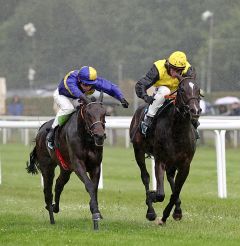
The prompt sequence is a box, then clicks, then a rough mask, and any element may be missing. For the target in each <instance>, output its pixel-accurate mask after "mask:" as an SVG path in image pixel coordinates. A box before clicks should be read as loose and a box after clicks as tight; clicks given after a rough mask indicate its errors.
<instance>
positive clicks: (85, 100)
mask: <svg viewBox="0 0 240 246" xmlns="http://www.w3.org/2000/svg"><path fill="white" fill-rule="evenodd" d="M81 101H84V102H85V103H89V102H90V99H89V98H87V96H86V95H84V94H82V95H81V96H80V97H79V102H81Z"/></svg>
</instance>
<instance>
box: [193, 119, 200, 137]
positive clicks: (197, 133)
mask: <svg viewBox="0 0 240 246" xmlns="http://www.w3.org/2000/svg"><path fill="white" fill-rule="evenodd" d="M192 125H193V127H194V129H195V136H196V139H200V135H199V132H198V129H197V128H198V126H199V125H200V123H199V121H198V120H192Z"/></svg>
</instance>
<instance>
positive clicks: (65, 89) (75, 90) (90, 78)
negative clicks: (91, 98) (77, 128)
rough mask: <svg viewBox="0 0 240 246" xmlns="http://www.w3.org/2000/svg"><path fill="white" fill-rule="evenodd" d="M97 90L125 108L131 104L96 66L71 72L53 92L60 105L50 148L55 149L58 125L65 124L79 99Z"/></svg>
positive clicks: (51, 134)
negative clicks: (98, 72)
mask: <svg viewBox="0 0 240 246" xmlns="http://www.w3.org/2000/svg"><path fill="white" fill-rule="evenodd" d="M95 90H97V91H103V92H105V93H107V94H108V95H110V96H112V97H114V98H116V99H117V100H119V101H120V102H121V104H122V106H123V107H124V108H128V105H129V104H128V102H127V100H126V99H125V98H124V96H123V93H122V92H121V90H120V89H119V87H118V86H117V85H115V84H113V83H111V82H110V81H108V80H106V79H104V78H100V77H98V76H97V71H96V70H95V68H93V67H88V66H84V67H82V68H81V69H80V70H74V71H71V72H69V73H68V74H66V75H65V77H64V78H63V79H62V81H61V82H60V84H59V85H58V88H57V89H56V90H55V92H54V94H53V97H54V102H55V103H56V104H57V105H58V107H59V111H58V113H57V115H56V117H55V119H54V121H53V124H52V127H51V129H50V131H49V133H48V135H47V141H48V147H49V148H51V149H53V145H54V132H55V128H56V126H58V125H60V126H62V125H64V124H65V122H66V121H67V120H68V119H69V117H70V115H71V114H72V113H73V112H74V111H75V107H76V106H77V105H79V103H78V99H80V98H84V97H85V96H86V95H91V94H92V93H94V91H95Z"/></svg>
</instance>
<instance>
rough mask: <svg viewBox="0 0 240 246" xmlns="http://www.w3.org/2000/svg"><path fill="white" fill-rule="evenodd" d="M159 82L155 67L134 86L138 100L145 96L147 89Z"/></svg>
mask: <svg viewBox="0 0 240 246" xmlns="http://www.w3.org/2000/svg"><path fill="white" fill-rule="evenodd" d="M158 80H159V73H158V70H157V68H156V66H155V65H153V66H152V67H151V69H150V70H149V71H148V72H147V74H146V75H145V76H144V77H143V78H141V79H140V80H139V81H138V82H137V83H136V85H135V91H136V94H137V96H138V97H139V98H142V99H143V98H144V96H147V89H148V88H150V87H151V86H152V85H154V84H155V83H156V82H157V81H158Z"/></svg>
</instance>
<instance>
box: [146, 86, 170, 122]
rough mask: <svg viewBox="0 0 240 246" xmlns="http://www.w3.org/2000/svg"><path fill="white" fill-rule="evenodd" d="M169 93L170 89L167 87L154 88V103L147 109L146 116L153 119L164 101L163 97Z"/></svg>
mask: <svg viewBox="0 0 240 246" xmlns="http://www.w3.org/2000/svg"><path fill="white" fill-rule="evenodd" d="M170 93H171V91H170V89H169V88H168V87H167V86H160V87H158V88H156V91H155V95H154V99H155V100H154V101H153V103H152V104H150V105H149V107H148V112H147V116H150V117H154V116H155V114H156V113H157V111H158V109H159V108H160V107H161V106H162V105H163V103H164V101H165V96H166V95H169V94H170Z"/></svg>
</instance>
